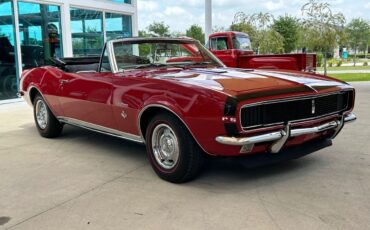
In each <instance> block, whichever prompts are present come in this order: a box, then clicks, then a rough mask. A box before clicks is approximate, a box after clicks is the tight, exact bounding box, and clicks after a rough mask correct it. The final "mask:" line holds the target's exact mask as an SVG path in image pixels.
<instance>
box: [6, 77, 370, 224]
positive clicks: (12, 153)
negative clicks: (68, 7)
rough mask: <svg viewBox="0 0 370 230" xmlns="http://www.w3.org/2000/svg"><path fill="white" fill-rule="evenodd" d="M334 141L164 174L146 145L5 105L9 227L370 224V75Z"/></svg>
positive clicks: (358, 85)
mask: <svg viewBox="0 0 370 230" xmlns="http://www.w3.org/2000/svg"><path fill="white" fill-rule="evenodd" d="M354 85H355V87H356V88H357V107H356V110H355V112H356V114H357V116H358V118H359V119H358V121H357V122H356V123H353V124H350V125H348V126H347V127H345V128H344V130H343V132H342V133H341V134H340V136H339V137H338V138H337V139H336V140H335V141H334V144H333V146H332V147H329V148H326V149H324V150H320V151H319V152H316V153H314V154H311V155H308V156H306V157H304V158H301V159H298V160H294V161H290V162H286V163H282V164H278V165H273V166H265V167H261V168H257V169H248V168H245V167H243V166H242V165H241V164H239V163H238V162H235V161H231V160H219V159H217V160H210V161H209V162H208V164H207V167H206V168H205V172H204V173H203V175H202V176H201V177H200V178H199V179H197V180H195V181H193V182H190V183H187V184H182V185H176V184H171V183H167V182H164V181H162V180H160V179H159V178H158V177H157V176H156V175H155V174H154V172H153V171H152V169H151V168H150V165H149V164H148V162H147V159H146V155H145V148H144V146H142V145H138V144H134V143H131V142H128V141H124V140H120V139H116V138H112V137H108V136H104V135H100V134H96V133H92V132H89V131H85V130H82V129H79V128H74V127H68V126H66V127H65V130H64V132H63V136H62V137H60V138H58V139H53V140H50V139H43V138H41V137H40V136H39V135H38V133H37V131H36V128H35V126H34V123H33V117H32V111H31V108H30V107H28V105H26V104H25V103H13V104H7V105H0V229H37V230H41V229H45V230H52V229H68V230H71V229H105V230H107V229H370V151H369V149H370V138H369V136H370V83H356V84H354Z"/></svg>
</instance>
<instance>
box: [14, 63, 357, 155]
mask: <svg viewBox="0 0 370 230" xmlns="http://www.w3.org/2000/svg"><path fill="white" fill-rule="evenodd" d="M33 88H35V89H37V90H38V91H39V92H40V93H41V94H42V96H43V97H44V98H45V100H46V102H47V104H48V105H49V107H50V108H51V110H52V112H53V113H54V115H55V116H56V117H69V118H73V119H77V120H82V121H85V122H88V123H92V124H96V125H99V126H102V127H107V128H110V129H114V130H118V131H121V132H125V133H129V134H132V135H137V136H140V135H142V132H141V130H140V120H139V119H140V118H141V115H142V112H143V111H144V110H146V109H147V108H151V107H157V108H164V109H165V110H168V111H169V112H171V113H174V114H175V115H176V116H177V117H179V119H181V121H182V122H183V123H184V124H185V125H186V127H187V128H188V129H189V131H190V133H191V134H192V135H193V137H194V139H195V140H196V141H197V143H198V144H199V145H200V147H201V148H202V149H203V150H204V151H205V152H207V153H208V154H211V155H217V156H239V155H240V147H238V146H230V145H223V144H220V143H217V142H216V141H215V137H216V136H218V135H226V131H225V125H226V124H228V123H231V124H235V125H236V127H237V129H238V130H237V131H238V133H239V135H240V136H245V137H248V136H251V135H256V134H258V133H263V132H266V131H269V130H279V129H281V128H282V126H273V127H268V128H264V129H255V130H249V131H246V130H243V129H242V128H241V125H240V124H239V121H240V117H239V116H240V115H239V113H236V114H235V116H231V117H230V118H235V119H236V120H234V121H232V120H231V119H229V120H228V117H227V116H226V115H225V104H226V102H227V100H229V99H230V98H232V99H233V100H234V99H235V100H237V101H238V102H239V103H238V105H237V108H236V111H240V108H241V106H243V105H245V104H249V103H254V102H260V101H265V100H271V99H278V98H287V97H300V96H307V95H318V94H324V93H329V92H336V91H340V90H353V88H352V87H351V86H349V85H348V84H345V83H343V82H341V81H338V80H333V79H330V78H327V77H323V76H320V75H314V74H308V73H303V72H296V71H265V70H251V71H248V70H240V69H230V68H218V69H206V68H205V69H188V70H183V69H181V68H155V69H145V70H142V69H141V70H130V71H125V72H123V73H116V74H113V73H99V72H96V73H66V72H64V71H62V70H60V69H59V68H56V67H41V68H36V69H33V70H28V71H26V72H24V74H23V76H22V78H21V91H22V92H23V94H24V95H25V97H26V99H27V101H29V102H30V100H31V98H30V96H31V95H30V93H31V89H33ZM351 110H352V108H350V110H348V111H346V112H347V113H349V112H350V111H351ZM123 116H124V117H125V119H123ZM333 117H336V118H337V117H338V116H336V115H333V116H330V117H325V118H322V119H316V120H311V121H305V122H301V123H294V124H293V127H309V126H312V125H318V124H322V123H325V122H327V121H328V120H330V119H333ZM235 121H236V122H235ZM325 135H328V133H327V132H322V133H319V134H310V135H305V136H300V137H296V138H292V139H291V140H289V142H288V143H287V146H292V145H298V144H301V143H303V142H306V141H308V140H311V139H315V138H318V137H320V136H325ZM268 147H269V144H268V143H264V144H258V145H256V146H255V148H254V149H253V151H252V152H250V153H249V154H254V153H259V152H264V151H267V149H268Z"/></svg>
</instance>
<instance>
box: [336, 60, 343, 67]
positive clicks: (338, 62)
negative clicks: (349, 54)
mask: <svg viewBox="0 0 370 230" xmlns="http://www.w3.org/2000/svg"><path fill="white" fill-rule="evenodd" d="M342 64H343V61H342V59H339V60H338V61H337V67H341V66H342Z"/></svg>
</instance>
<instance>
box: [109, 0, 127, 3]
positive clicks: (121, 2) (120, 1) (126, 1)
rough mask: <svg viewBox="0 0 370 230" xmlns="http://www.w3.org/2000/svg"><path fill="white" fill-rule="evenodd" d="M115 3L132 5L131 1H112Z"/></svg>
mask: <svg viewBox="0 0 370 230" xmlns="http://www.w3.org/2000/svg"><path fill="white" fill-rule="evenodd" d="M111 1H113V2H118V3H126V4H131V0H111Z"/></svg>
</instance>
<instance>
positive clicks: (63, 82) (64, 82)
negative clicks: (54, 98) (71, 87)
mask: <svg viewBox="0 0 370 230" xmlns="http://www.w3.org/2000/svg"><path fill="white" fill-rule="evenodd" d="M68 82H69V80H64V79H62V80H60V84H61V85H64V84H66V83H68Z"/></svg>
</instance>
